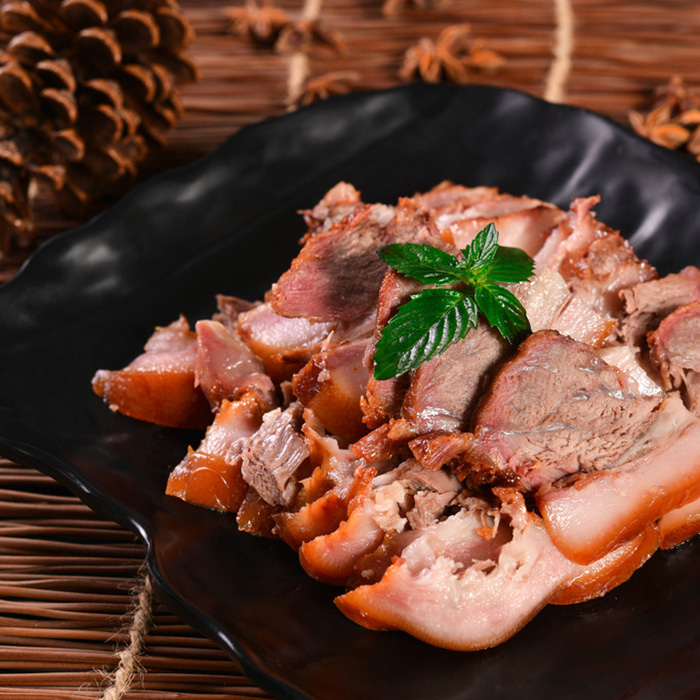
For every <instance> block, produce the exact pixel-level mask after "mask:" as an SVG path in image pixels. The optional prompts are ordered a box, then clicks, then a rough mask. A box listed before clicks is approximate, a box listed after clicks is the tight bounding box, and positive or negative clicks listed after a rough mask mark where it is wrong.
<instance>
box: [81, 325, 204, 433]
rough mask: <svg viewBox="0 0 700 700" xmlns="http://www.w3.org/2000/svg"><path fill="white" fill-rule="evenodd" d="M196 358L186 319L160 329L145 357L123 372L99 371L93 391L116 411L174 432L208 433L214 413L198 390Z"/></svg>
mask: <svg viewBox="0 0 700 700" xmlns="http://www.w3.org/2000/svg"><path fill="white" fill-rule="evenodd" d="M196 360H197V336H196V335H195V333H193V332H192V331H191V330H190V327H189V324H188V323H187V319H186V318H185V317H184V316H180V318H179V319H178V320H177V321H174V322H173V323H171V324H170V325H169V326H165V327H162V328H157V329H156V331H155V332H154V333H153V335H152V336H151V337H150V338H149V339H148V342H147V343H146V345H145V347H144V352H143V354H141V355H139V356H138V357H136V358H135V359H134V360H132V361H131V362H130V363H129V364H128V365H127V366H126V367H124V368H123V369H120V370H114V371H113V370H105V369H101V370H98V371H97V372H96V373H95V376H94V377H93V380H92V388H93V390H94V392H95V393H96V394H97V395H98V396H100V397H102V398H103V399H104V400H105V401H106V402H107V404H108V405H109V407H110V409H111V410H113V411H119V412H120V413H123V414H125V415H127V416H131V417H132V418H138V419H139V420H144V421H149V422H151V423H157V424H158V425H167V426H170V427H172V428H197V429H202V430H203V429H204V428H206V427H207V425H209V423H211V421H212V418H213V415H212V412H211V408H210V406H209V402H208V401H207V399H206V397H205V396H204V394H203V393H202V391H201V390H200V389H199V388H198V387H196V386H195V363H196Z"/></svg>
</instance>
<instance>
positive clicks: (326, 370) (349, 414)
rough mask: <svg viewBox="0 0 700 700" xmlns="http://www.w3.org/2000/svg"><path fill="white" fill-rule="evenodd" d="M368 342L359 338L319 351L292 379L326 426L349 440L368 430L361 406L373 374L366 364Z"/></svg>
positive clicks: (296, 390)
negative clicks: (352, 341) (364, 422)
mask: <svg viewBox="0 0 700 700" xmlns="http://www.w3.org/2000/svg"><path fill="white" fill-rule="evenodd" d="M367 346H368V342H367V341H358V342H355V343H347V344H345V345H337V346H335V347H333V348H330V349H328V350H324V351H322V352H319V353H317V354H315V355H314V356H313V357H312V358H311V359H310V360H309V362H308V363H307V364H306V365H305V366H304V368H303V369H301V370H300V371H299V372H297V374H296V375H295V376H294V380H293V382H292V388H293V391H294V395H295V396H296V397H297V399H299V401H301V403H302V404H303V405H304V406H306V407H308V408H311V409H312V410H313V412H314V413H315V415H316V417H317V419H318V420H319V421H320V422H321V423H322V424H323V426H324V428H325V429H326V430H328V431H330V432H331V433H333V434H335V435H337V436H339V437H340V438H342V439H343V440H346V441H347V442H354V441H355V440H357V439H359V438H360V437H361V436H362V435H364V434H365V433H366V432H367V429H366V428H365V425H364V424H363V422H362V411H361V409H360V397H361V396H362V395H363V394H364V392H365V387H366V385H367V379H368V376H369V373H368V371H367V368H366V366H365V364H364V356H365V353H366V352H367Z"/></svg>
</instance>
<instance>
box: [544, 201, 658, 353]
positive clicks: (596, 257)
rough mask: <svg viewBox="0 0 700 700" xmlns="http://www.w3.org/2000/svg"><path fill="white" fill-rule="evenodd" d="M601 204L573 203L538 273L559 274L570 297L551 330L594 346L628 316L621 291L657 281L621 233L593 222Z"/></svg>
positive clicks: (546, 246)
mask: <svg viewBox="0 0 700 700" xmlns="http://www.w3.org/2000/svg"><path fill="white" fill-rule="evenodd" d="M599 200H600V198H599V197H587V198H583V199H574V200H573V201H572V204H571V209H570V211H569V213H568V215H567V217H566V218H565V219H564V220H562V222H561V223H560V224H559V225H558V226H557V227H556V228H555V229H554V230H553V231H552V233H551V235H550V236H549V237H548V238H547V240H546V241H545V243H544V245H543V246H542V248H541V250H540V251H539V252H538V253H537V254H536V255H535V263H536V267H535V269H536V272H537V274H541V273H542V272H543V271H544V270H546V269H549V270H554V271H556V272H558V273H559V274H560V275H561V276H562V278H563V279H564V280H565V282H566V283H567V285H568V286H569V289H570V290H571V294H572V296H571V299H570V301H569V302H568V303H567V304H566V305H565V306H564V307H563V308H562V310H561V311H560V312H559V314H558V315H557V317H556V318H555V319H554V320H553V322H552V325H551V327H552V328H556V329H559V330H561V331H562V332H563V333H566V334H567V335H571V336H572V337H574V338H576V339H577V340H581V341H583V342H587V343H589V344H591V345H593V346H594V347H601V346H602V345H603V344H605V343H606V342H609V341H611V340H612V339H613V338H614V337H615V335H616V332H617V328H618V324H619V322H620V320H621V318H622V317H623V316H624V309H623V303H622V300H621V298H620V294H621V292H622V291H623V290H625V289H627V288H629V287H632V286H634V285H636V284H639V283H642V282H647V281H649V280H653V279H655V278H656V277H657V273H656V270H655V269H654V267H653V266H652V265H650V264H649V263H648V262H647V261H645V260H640V259H639V258H638V257H637V256H636V254H635V252H634V250H633V248H632V246H631V245H630V244H629V242H628V241H626V240H625V239H624V238H622V236H620V234H619V232H618V231H614V230H612V229H610V228H608V227H607V226H605V225H604V224H601V223H600V222H599V221H598V220H597V219H596V218H595V215H594V213H593V207H594V206H595V205H596V204H597V203H598V201H599ZM569 329H572V330H569Z"/></svg>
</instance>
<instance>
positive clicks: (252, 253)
mask: <svg viewBox="0 0 700 700" xmlns="http://www.w3.org/2000/svg"><path fill="white" fill-rule="evenodd" d="M447 178H449V179H452V180H454V181H456V182H460V183H464V184H466V185H498V186H500V187H501V188H502V189H504V190H506V191H510V192H513V193H515V194H520V193H523V194H529V195H533V196H535V197H540V198H543V199H547V200H551V201H554V202H556V203H558V204H559V205H561V206H566V205H567V202H568V200H569V198H570V197H571V196H574V195H589V194H593V193H597V192H600V193H601V194H602V196H603V201H602V203H601V205H600V206H599V208H598V213H599V218H600V219H601V220H603V221H605V222H606V223H608V224H609V225H611V226H614V227H617V228H620V229H622V231H623V232H624V233H625V234H626V235H628V236H630V237H631V238H632V240H633V242H634V243H635V244H636V245H637V246H638V249H639V251H640V253H641V254H642V255H644V256H647V257H649V258H650V259H651V260H652V261H653V262H654V263H655V264H657V265H658V266H659V267H660V269H661V270H662V271H670V270H673V269H677V268H679V267H681V266H683V265H686V264H689V263H693V262H695V263H698V262H700V260H699V258H700V226H698V223H697V221H698V212H700V167H699V166H698V165H697V164H695V163H693V162H692V161H690V160H687V159H685V158H683V157H682V156H678V155H675V154H672V153H669V152H667V151H665V150H662V149H660V148H657V147H656V146H653V145H651V144H649V143H647V142H645V141H643V140H641V139H639V138H637V137H636V136H634V135H632V134H631V133H629V132H627V131H626V130H624V129H622V128H620V127H619V126H616V125H615V124H613V123H612V122H610V121H608V120H606V119H603V118H601V117H599V116H596V115H594V114H591V113H588V112H585V111H582V110H576V109H570V108H567V107H561V106H554V105H550V104H546V103H544V102H541V101H538V100H536V99H533V98H530V97H527V96H525V95H522V94H520V93H516V92H511V91H505V90H499V89H494V88H487V87H465V88H456V87H446V86H422V85H421V86H412V87H406V88H401V89H396V90H392V91H388V92H380V93H370V94H358V95H352V96H349V97H345V98H341V99H337V100H332V101H328V102H323V103H321V104H318V105H315V106H313V107H311V108H308V109H304V110H301V111H299V112H297V113H295V114H292V115H290V116H286V117H283V118H281V119H276V120H272V121H268V122H265V123H263V124H260V125H257V126H254V127H251V128H247V129H245V130H243V131H242V132H240V133H239V134H237V135H236V136H234V137H233V138H232V139H230V140H229V141H228V142H227V143H225V144H224V145H223V146H222V147H221V148H219V149H218V150H217V151H216V152H214V153H213V154H212V155H211V156H209V157H207V158H206V159H204V160H202V161H201V162H199V163H196V164H195V165H193V166H191V167H188V168H185V169H183V170H179V171H176V172H172V173H168V174H166V175H164V176H161V177H158V178H156V179H154V180H152V181H150V182H148V183H146V184H145V185H143V186H141V187H139V188H137V189H136V190H135V191H134V192H133V194H132V195H131V196H129V197H127V198H125V199H124V200H123V201H122V202H120V203H119V204H118V205H117V206H115V207H114V208H112V209H111V210H109V211H108V212H107V213H106V214H104V215H102V216H100V217H98V218H97V219H95V220H94V221H92V222H90V223H89V224H88V225H86V226H84V227H82V228H81V229H79V230H77V231H74V232H72V233H69V234H67V235H64V236H60V237H58V238H56V239H54V240H52V241H50V242H49V243H48V244H47V245H45V246H44V247H43V248H42V249H41V250H40V251H38V252H37V253H36V254H35V255H34V256H33V258H32V259H31V260H30V262H29V264H28V265H27V266H26V267H25V268H24V270H23V271H22V272H21V273H20V274H19V276H18V277H17V278H16V279H15V280H13V281H12V282H11V283H9V284H7V285H6V286H5V287H3V288H2V289H0V452H1V453H2V454H4V455H6V456H8V457H10V458H14V459H17V460H19V461H23V462H25V463H29V464H32V465H35V466H37V467H38V468H40V469H42V470H45V471H46V472H48V473H50V474H52V475H54V476H56V477H58V478H59V479H60V480H62V481H63V482H65V483H67V484H68V485H69V486H70V487H71V488H72V489H74V490H75V491H76V492H77V493H78V494H79V495H80V496H81V497H82V498H84V500H85V501H86V502H87V503H89V504H90V505H91V506H93V507H94V508H95V509H96V510H99V511H101V512H102V513H104V514H106V515H107V516H108V517H110V518H114V519H116V520H118V521H120V522H122V523H124V524H126V525H128V526H130V527H132V528H134V529H135V530H137V531H138V532H139V533H140V534H141V536H142V537H143V538H144V539H145V540H146V542H148V544H149V558H148V561H149V565H150V567H151V571H152V572H153V575H154V577H155V581H156V583H157V584H158V586H159V588H160V589H161V591H162V592H163V593H164V594H165V595H166V598H167V601H168V602H169V604H170V605H171V607H172V608H173V610H175V611H176V612H178V613H179V614H180V615H181V616H182V617H183V618H185V619H187V620H188V621H190V622H191V623H192V624H193V625H195V627H198V628H199V629H200V630H202V631H203V632H204V633H205V634H207V635H209V636H210V637H212V638H214V639H216V640H217V641H218V642H219V643H220V644H221V645H222V646H223V647H224V648H225V649H226V650H228V651H229V652H230V653H232V654H234V655H235V656H237V657H238V658H240V659H242V660H243V663H244V664H245V667H246V669H247V671H248V672H249V673H250V675H251V676H252V677H253V678H254V679H255V680H256V681H258V682H259V683H260V684H261V685H263V686H264V687H265V688H267V689H268V690H269V691H270V692H271V693H273V694H276V695H277V696H279V697H280V698H314V699H316V700H350V699H358V698H362V699H363V700H371V699H373V698H376V699H377V700H379V699H381V700H386V699H387V698H402V699H406V700H416V699H418V698H425V699H428V698H430V699H433V698H441V699H444V700H448V699H455V700H457V699H460V700H466V699H467V698H489V700H496V699H498V698H508V699H509V700H512V698H513V697H517V698H520V699H523V698H532V699H533V700H534V699H535V698H536V699H537V700H541V698H543V697H548V698H568V699H570V700H573V699H576V698H593V697H595V698H596V699H597V700H602V699H604V698H618V697H621V696H624V697H625V698H658V697H679V696H681V695H682V694H683V693H689V694H688V695H687V696H686V697H691V695H692V696H693V697H697V693H695V692H694V690H693V689H695V690H697V688H698V687H700V682H699V676H698V674H699V673H700V672H699V671H698V669H700V663H698V662H699V661H700V583H698V582H699V581H700V544H699V543H697V542H695V543H691V544H689V545H686V546H684V547H681V548H680V549H678V550H676V551H672V552H668V553H664V554H657V555H655V556H654V557H653V558H652V560H651V561H650V562H649V563H648V564H647V565H646V566H645V567H644V569H643V570H642V571H640V572H638V573H637V574H636V575H635V576H634V578H633V580H632V581H630V582H628V583H627V584H625V585H624V586H622V587H621V588H619V589H617V590H616V591H615V592H613V593H612V594H610V595H608V596H607V597H606V598H604V599H603V600H600V601H595V602H593V603H588V604H585V605H579V606H573V607H565V608H557V607H551V606H550V607H549V608H547V609H546V610H545V611H543V612H542V613H541V614H540V615H539V616H538V617H537V618H536V619H535V620H534V621H533V622H532V623H531V624H530V625H528V627H527V628H526V629H525V630H524V631H523V632H521V633H520V634H519V635H517V636H516V637H515V638H514V639H513V640H511V641H510V642H508V643H506V644H504V645H502V646H500V647H498V648H496V649H493V650H489V651H484V652H479V653H472V654H460V653H453V652H446V651H441V650H439V649H434V648H431V647H428V646H426V645H423V644H421V643H419V642H417V641H415V640H413V639H411V638H409V637H408V636H406V635H404V634H401V633H383V634H382V633H375V632H369V631H366V630H364V629H362V628H360V627H357V626H355V625H354V624H352V623H351V622H349V621H347V620H346V619H345V618H344V617H343V616H342V615H341V614H340V613H339V612H338V611H337V610H336V609H335V608H334V606H333V604H332V602H331V601H332V598H333V596H334V594H335V593H336V591H334V590H333V589H332V588H330V587H326V586H322V585H320V584H317V583H316V582H314V581H312V580H310V579H309V578H307V577H306V576H305V575H304V574H303V573H302V571H301V569H300V567H299V565H298V562H297V560H296V556H295V555H294V553H292V552H291V551H290V550H288V549H287V548H286V547H285V546H284V545H282V544H280V543H277V542H270V541H265V540H261V539H257V538H254V537H251V536H248V535H245V534H240V533H238V532H237V530H236V527H235V523H234V520H233V519H232V517H230V516H227V515H223V514H217V513H213V512H208V511H205V510H201V509H197V508H193V507H189V506H187V505H186V504H184V503H181V502H180V501H178V500H175V499H170V498H167V497H165V496H164V495H163V488H164V485H165V481H166V477H167V474H168V470H169V468H171V467H172V466H173V465H174V464H176V463H177V462H178V461H179V459H180V457H181V455H182V454H183V452H184V449H185V447H186V445H187V444H188V443H190V442H192V443H196V442H197V441H198V438H199V436H198V435H197V434H188V433H181V432H177V431H173V430H169V429H163V428H158V427H154V426H150V425H146V424H143V423H140V422H137V421H132V420H130V419H128V418H124V417H122V416H119V415H115V414H112V413H111V412H110V411H108V410H107V409H106V407H105V406H104V405H103V404H102V402H101V401H100V400H99V399H97V398H96V397H95V396H94V395H93V394H92V391H91V389H90V378H91V377H92V374H93V372H94V371H95V370H96V369H97V368H101V367H107V368H116V367H120V366H123V365H124V364H126V363H127V362H128V361H129V360H130V359H131V358H132V357H133V356H134V355H135V354H136V353H137V352H138V351H139V350H140V348H141V346H142V343H143V341H144V339H145V338H146V337H147V336H148V335H149V333H150V332H151V330H152V328H153V326H154V325H156V324H164V323H168V322H169V321H171V320H172V319H174V318H175V317H176V316H177V314H178V313H179V312H180V311H183V312H185V313H186V314H188V315H189V317H190V320H194V319H195V318H197V317H200V316H205V315H209V314H211V312H212V311H213V309H214V302H213V299H214V294H215V293H216V292H225V293H231V294H236V295H239V296H246V297H250V298H257V297H260V296H261V294H262V293H263V292H264V290H265V289H266V288H267V287H268V286H269V284H270V283H271V282H272V281H273V280H274V279H275V278H276V277H277V276H278V274H279V273H280V272H281V271H282V270H283V269H284V268H285V267H286V266H287V264H288V262H289V260H290V259H291V257H292V256H293V255H294V252H295V250H296V241H297V239H298V238H299V236H300V235H301V234H302V233H303V228H304V227H303V224H302V221H301V219H300V217H298V216H297V215H296V213H295V212H296V210H297V209H299V208H302V207H308V206H310V205H312V204H314V203H315V201H316V200H318V198H319V197H320V196H321V195H322V194H323V193H324V191H325V190H327V189H328V188H329V187H330V186H332V185H333V184H334V183H335V182H336V181H338V180H340V179H345V180H348V181H350V182H352V183H354V184H355V185H356V186H357V187H359V188H360V189H361V190H362V192H363V195H364V196H365V199H366V200H368V201H386V202H390V201H394V200H395V199H396V198H397V197H398V196H400V195H405V194H410V193H413V192H414V191H416V190H424V189H427V188H429V187H431V186H433V185H435V184H436V183H438V182H440V181H441V180H443V179H447Z"/></svg>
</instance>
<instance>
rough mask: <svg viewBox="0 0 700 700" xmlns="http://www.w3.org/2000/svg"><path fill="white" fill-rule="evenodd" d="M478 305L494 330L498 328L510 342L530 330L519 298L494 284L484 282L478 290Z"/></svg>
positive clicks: (476, 294)
mask: <svg viewBox="0 0 700 700" xmlns="http://www.w3.org/2000/svg"><path fill="white" fill-rule="evenodd" d="M475 298H476V303H477V304H478V306H479V310H480V311H481V312H482V313H483V314H484V316H486V320H487V321H488V322H489V325H490V326H491V327H492V328H497V329H498V330H499V331H500V333H501V335H502V336H503V337H504V338H505V339H506V340H507V341H508V342H509V343H512V342H514V341H515V340H516V339H517V337H518V336H519V335H520V334H521V333H524V332H525V331H527V330H529V328H530V323H529V322H528V320H527V314H526V313H525V309H524V308H523V305H522V304H521V303H520V301H519V300H518V298H517V297H516V296H515V295H514V294H513V293H512V292H509V291H508V290H507V289H504V288H503V287H499V286H498V285H497V284H494V283H493V282H484V283H483V284H481V285H479V286H478V287H477V288H476V293H475Z"/></svg>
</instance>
